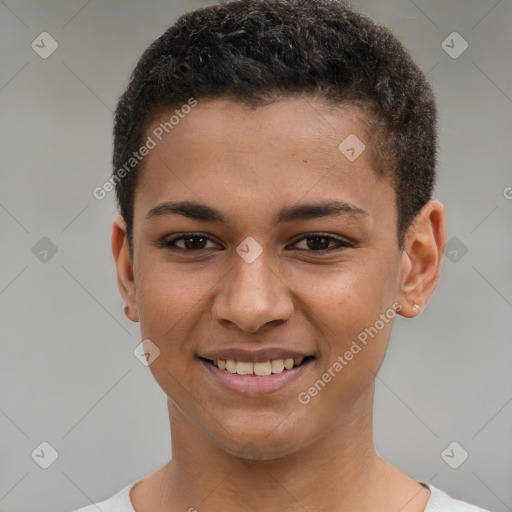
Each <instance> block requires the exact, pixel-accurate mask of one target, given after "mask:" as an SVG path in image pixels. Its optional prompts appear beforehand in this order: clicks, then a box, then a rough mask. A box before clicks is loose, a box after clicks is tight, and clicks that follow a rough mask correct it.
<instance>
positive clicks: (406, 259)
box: [399, 201, 446, 318]
mask: <svg viewBox="0 0 512 512" xmlns="http://www.w3.org/2000/svg"><path fill="white" fill-rule="evenodd" d="M445 243H446V227H445V217H444V208H443V205H442V204H441V203H440V202H439V201H429V202H428V203H427V204H426V205H425V206H424V207H423V208H422V209H421V211H420V212H419V213H418V215H417V216H416V218H415V220H414V222H413V223H412V224H411V226H410V227H409V229H408V231H407V234H406V240H405V247H404V250H403V253H402V262H401V270H400V283H399V302H400V304H401V305H402V309H401V310H400V315H402V316H404V317H407V318H412V317H415V316H417V315H418V314H420V313H421V312H422V311H423V308H424V307H425V305H426V304H427V302H428V300H429V299H430V297H431V295H432V294H433V293H434V290H435V288H436V286H437V283H438V282H439V277H440V273H441V265H442V259H443V250H444V246H445Z"/></svg>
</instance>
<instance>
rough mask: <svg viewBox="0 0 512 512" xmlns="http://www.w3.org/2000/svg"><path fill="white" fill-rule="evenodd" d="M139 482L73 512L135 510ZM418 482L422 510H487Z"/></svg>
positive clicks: (448, 511) (427, 511) (470, 511)
mask: <svg viewBox="0 0 512 512" xmlns="http://www.w3.org/2000/svg"><path fill="white" fill-rule="evenodd" d="M139 482H140V480H136V481H135V482H132V483H131V484H129V485H127V486H126V487H125V488H124V489H121V490H120V491H119V492H118V493H117V494H115V495H114V496H112V497H111V498H109V499H108V500H105V501H101V502H99V503H96V504H93V505H88V506H87V507H84V508H81V509H78V510H75V511H74V512H98V510H100V511H101V512H135V509H134V508H133V505H132V502H131V501H130V490H131V489H132V487H134V486H135V484H137V483H139ZM419 483H420V484H423V485H424V486H426V487H428V488H429V489H430V498H429V500H428V503H427V506H426V508H425V511H424V512H489V511H488V510H485V509H483V508H479V507H477V506H475V505H470V504H469V503H466V502H465V501H459V500H455V499H453V498H451V497H450V496H448V494H446V493H445V492H443V491H441V490H440V489H437V488H436V487H434V486H433V485H431V484H427V483H425V482H419Z"/></svg>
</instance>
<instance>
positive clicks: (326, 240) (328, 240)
mask: <svg viewBox="0 0 512 512" xmlns="http://www.w3.org/2000/svg"><path fill="white" fill-rule="evenodd" d="M303 241H305V247H302V248H299V250H308V249H309V250H310V251H316V252H320V251H329V250H335V249H340V248H343V247H350V246H351V244H350V243H349V242H347V241H346V240H342V239H340V238H336V237H333V236H328V235H324V234H321V233H315V234H311V235H308V236H305V237H303V238H301V239H300V240H297V241H296V242H295V244H293V245H297V244H298V243H299V242H303ZM332 243H334V245H331V244H332Z"/></svg>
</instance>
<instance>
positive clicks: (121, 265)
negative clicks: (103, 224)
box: [112, 215, 139, 322]
mask: <svg viewBox="0 0 512 512" xmlns="http://www.w3.org/2000/svg"><path fill="white" fill-rule="evenodd" d="M112 255H113V256H114V262H115V265H116V272H117V286H118V287H119V292H120V293H121V297H122V298H123V302H124V303H125V307H124V313H125V315H126V316H127V317H128V318H129V319H130V320H132V321H133V322H138V321H139V315H138V310H137V303H136V293H135V291H136V290H135V281H134V273H133V261H132V258H131V256H130V250H129V247H128V235H127V231H126V223H125V221H124V219H123V217H121V215H118V216H117V217H116V218H115V219H114V220H113V222H112Z"/></svg>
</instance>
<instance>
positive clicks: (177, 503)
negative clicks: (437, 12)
mask: <svg viewBox="0 0 512 512" xmlns="http://www.w3.org/2000/svg"><path fill="white" fill-rule="evenodd" d="M435 165H436V108H435V102H434V98H433V95H432V91H431V88H430V86H429V84H428V82H427V80H426V79H425V77H424V75H423V74H422V73H421V71H420V70H419V69H418V68H417V67H416V65H415V64H414V63H413V62H412V60H411V59H410V57H409V56H408V54H407V53H406V51H405V50H404V48H403V47H402V46H401V45H400V43H399V42H398V41H397V40H396V39H395V38H394V37H393V36H392V35H391V33H390V32H389V31H388V30H387V29H385V28H383V27H380V26H377V25H375V24H374V23H373V22H372V21H371V20H370V19H368V18H367V17H365V16H363V15H361V14H358V13H356V12H355V11H353V10H352V9H350V8H349V7H347V6H346V5H344V4H342V3H339V2H337V1H334V0H333V1H329V0H327V1H321V0H281V1H275V0H247V1H238V2H230V3H225V4H221V5H215V6H210V7H207V8H204V9H200V10H197V11H195V12H192V13H189V14H187V15H185V16H183V17H181V18H180V19H179V20H178V21H177V22H176V24H175V25H174V26H173V27H171V28H170V29H169V30H168V31H166V32H165V33H164V34H163V35H162V37H160V38H159V39H158V40H157V41H155V42H154V43H153V44H152V45H151V46H150V47H149V48H148V49H147V51H146V52H145V53H144V55H143V56H142V58H141V60H140V61H139V63H138V65H137V67H136V68H135V70H134V72H133V74H132V77H131V81H130V84H129V86H128V89H127V91H126V92H125V93H124V95H123V96H122V98H121V100H120V101H119V104H118V107H117V111H116V119H115V144H114V174H113V177H112V183H114V184H115V185H116V192H117V198H118V202H119V207H120V214H121V215H120V216H118V217H117V218H116V219H115V220H114V223H113V233H112V248H113V254H114V258H115V262H116V268H117V276H118V283H119V289H120V291H121V294H122V296H123V299H124V301H125V304H126V308H125V312H126V314H127V316H128V317H129V318H130V319H132V320H133V321H138V322H140V326H141V334H142V339H144V348H145V352H146V357H147V359H148V363H149V365H150V366H149V367H150V370H151V372H152V373H153V375H154V377H155V378H156V380H157V382H158V383H159V385H160V386H161V388H162V389H163V391H164V392H165V393H166V395H167V396H168V409H169V418H170V425H171V431H172V460H171V461H170V462H169V463H168V464H167V465H165V466H164V467H163V468H161V469H160V470H158V471H156V472H155V473H153V474H152V475H150V476H147V477H146V478H144V479H142V480H141V481H137V482H133V483H131V484H130V485H128V486H127V487H125V488H124V489H123V490H122V491H120V492H119V493H118V494H117V495H115V496H114V497H112V498H110V499H109V500H107V501H106V502H102V503H98V504H97V506H98V507H99V508H100V509H101V510H103V511H104V512H106V511H114V510H115V511H126V512H128V511H130V512H133V511H134V510H135V511H136V512H160V511H162V512H163V511H166V512H175V511H187V510H188V511H194V510H197V511H200V512H201V511H208V512H218V511H221V510H222V511H225V510H227V511H235V510H244V511H251V512H269V511H276V512H277V511H280V512H282V511H308V512H316V511H318V512H320V511H322V512H326V511H328V512H330V511H332V512H335V511H342V510H346V511H358V512H362V511H367V512H370V511H371V512H399V511H400V512H420V511H426V512H434V511H443V512H449V511H467V512H470V511H473V512H476V511H479V510H482V509H479V508H477V507H475V506H473V505H469V504H467V503H464V502H461V501H457V500H454V499H452V498H451V497H449V496H448V495H447V494H445V493H444V492H442V491H441V490H439V489H437V488H435V487H434V486H432V485H430V484H426V483H423V482H417V481H415V480H413V479H411V478H409V477H408V476H406V475H405V474H403V473H401V472H400V471H399V470H398V469H396V468H395V467H393V466H392V465H391V464H389V463H388V462H386V461H385V460H383V459H382V458H381V457H380V456H379V455H378V454H377V453H376V451H375V447H374V443H373V433H372V409H373V399H374V390H375V378H376V375H377V373H378V371H379V368H380V366H381V365H382V362H383V360H384V357H385V354H386V349H387V346H388V343H389V340H390V335H391V327H392V324H393V319H394V317H395V316H396V315H397V314H400V315H402V316H404V317H408V318H411V317H414V316H416V315H418V314H419V313H420V312H421V311H422V309H423V308H424V306H425V304H426V303H427V301H428V300H429V298H430V296H431V295H432V293H433V291H434V289H435V287H436V285H437V282H438V279H439V274H440V269H441V260H442V250H443V246H444V243H445V221H444V210H443V207H442V205H441V204H440V203H439V202H438V201H435V200H432V199H431V195H432V189H433V186H434V181H435V180H434V179H435ZM83 510H84V511H89V510H90V511H92V510H97V508H96V506H91V507H89V508H86V509H83Z"/></svg>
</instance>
